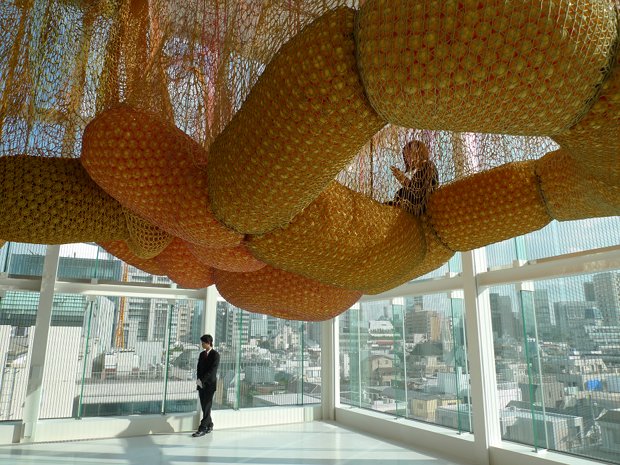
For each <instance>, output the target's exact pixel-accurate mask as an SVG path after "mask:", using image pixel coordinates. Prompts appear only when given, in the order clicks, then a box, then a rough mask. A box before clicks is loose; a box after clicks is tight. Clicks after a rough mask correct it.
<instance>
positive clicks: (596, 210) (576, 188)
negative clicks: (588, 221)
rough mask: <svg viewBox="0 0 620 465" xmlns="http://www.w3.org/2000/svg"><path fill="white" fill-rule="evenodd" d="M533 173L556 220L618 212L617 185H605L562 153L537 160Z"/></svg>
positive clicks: (618, 196)
mask: <svg viewBox="0 0 620 465" xmlns="http://www.w3.org/2000/svg"><path fill="white" fill-rule="evenodd" d="M535 163H536V165H535V169H536V174H537V175H538V177H539V178H540V185H541V190H542V193H543V196H544V198H545V201H546V205H547V210H548V211H549V214H550V215H551V216H552V217H553V218H554V219H556V220H564V221H565V220H574V219H579V218H588V217H596V216H611V215H616V214H618V210H620V184H618V183H615V184H613V185H609V184H606V183H605V182H604V181H601V180H600V179H598V178H597V177H596V176H594V175H592V174H590V173H588V172H587V171H584V170H583V168H582V167H581V166H580V165H579V164H578V163H577V162H576V161H575V160H574V159H573V158H572V157H571V156H570V155H569V154H568V153H567V152H566V151H565V150H558V151H555V152H551V153H549V154H547V155H545V156H544V157H542V158H541V159H539V160H536V162H535Z"/></svg>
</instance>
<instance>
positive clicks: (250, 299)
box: [215, 265, 362, 321]
mask: <svg viewBox="0 0 620 465" xmlns="http://www.w3.org/2000/svg"><path fill="white" fill-rule="evenodd" d="M215 285H216V287H217V290H218V291H219V293H220V294H221V295H222V297H224V298H225V299H226V300H228V301H229V302H231V303H232V304H233V305H236V306H237V307H240V308H244V309H247V310H249V311H252V312H259V313H269V314H271V315H274V316H276V317H279V318H286V319H290V320H306V321H319V320H326V319H328V318H331V317H334V316H336V315H338V314H339V313H342V312H343V311H345V310H347V309H348V308H349V307H351V305H353V304H354V303H355V302H357V300H358V299H359V298H360V297H361V295H362V294H361V292H358V291H350V290H346V289H341V288H338V287H335V286H330V285H328V284H323V283H320V282H318V281H315V280H313V279H309V278H305V277H303V276H299V275H296V274H294V273H288V272H286V271H282V270H278V269H276V268H273V267H271V266H268V265H267V266H265V267H264V268H261V269H260V270H258V271H254V272H252V273H229V272H227V271H221V270H215Z"/></svg>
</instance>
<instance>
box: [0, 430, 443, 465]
mask: <svg viewBox="0 0 620 465" xmlns="http://www.w3.org/2000/svg"><path fill="white" fill-rule="evenodd" d="M216 428H217V425H216ZM204 463H208V464H214V465H215V464H222V465H224V464H226V465H229V464H234V463H246V464H258V465H289V464H307V465H376V464H381V465H405V464H407V465H411V464H415V465H454V463H453V462H448V461H445V460H441V459H437V458H435V457H432V456H429V455H426V454H423V453H419V452H415V451H413V450H410V449H407V448H404V447H401V446H399V445H398V444H393V443H390V442H386V441H383V440H379V439H375V438H373V437H371V436H369V435H365V434H360V433H357V432H354V431H351V430H349V429H346V428H343V427H340V426H338V425H336V424H333V423H325V422H311V423H298V424H291V425H279V426H266V427H263V428H239V429H226V430H217V429H215V430H214V431H213V433H211V434H208V435H206V436H203V437H200V438H192V437H191V435H190V434H188V433H184V434H180V433H177V434H166V435H151V436H140V437H133V438H113V439H100V440H93V441H72V442H61V443H40V444H22V445H14V446H2V447H0V464H7V465H8V464H12V465H34V464H36V465H55V464H59V465H61V464H62V465H72V464H75V465H96V464H97V465H104V464H105V465H144V464H148V465H197V464H204Z"/></svg>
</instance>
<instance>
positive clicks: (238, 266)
mask: <svg viewBox="0 0 620 465" xmlns="http://www.w3.org/2000/svg"><path fill="white" fill-rule="evenodd" d="M188 246H189V249H190V250H191V252H192V253H193V254H194V256H195V257H196V258H197V259H198V261H199V262H200V263H204V264H205V265H208V266H212V267H214V268H217V269H218V270H224V271H234V272H240V271H243V272H248V271H257V270H260V269H261V268H262V267H264V266H265V263H263V262H261V261H260V260H258V259H256V258H254V256H253V255H252V254H251V253H250V252H249V251H248V249H247V247H246V245H245V244H244V243H241V244H239V245H238V246H236V247H220V248H217V249H216V248H212V247H201V246H199V245H197V244H188Z"/></svg>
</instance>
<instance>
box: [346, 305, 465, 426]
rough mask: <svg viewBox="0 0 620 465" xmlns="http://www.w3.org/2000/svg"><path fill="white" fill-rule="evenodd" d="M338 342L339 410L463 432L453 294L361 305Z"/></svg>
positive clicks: (461, 339)
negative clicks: (343, 407)
mask: <svg viewBox="0 0 620 465" xmlns="http://www.w3.org/2000/svg"><path fill="white" fill-rule="evenodd" d="M340 337H341V342H340V348H341V354H340V366H341V372H340V388H341V392H340V398H341V402H342V403H343V404H349V405H354V406H358V407H363V408H368V409H371V410H375V411H380V412H385V413H387V414H390V415H398V416H405V417H408V418H413V419H416V420H420V421H424V422H429V423H435V424H440V425H444V426H447V427H450V428H454V429H458V430H460V431H471V418H470V416H471V415H470V408H469V397H470V396H469V373H468V366H467V356H466V342H465V329H464V319H463V299H462V296H461V295H460V293H457V294H451V295H449V296H446V295H445V294H437V295H427V296H416V297H406V298H405V297H402V298H396V299H392V300H391V301H377V302H362V303H360V304H358V305H357V306H356V308H353V309H351V310H349V311H347V312H346V313H344V314H343V315H341V317H340Z"/></svg>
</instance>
